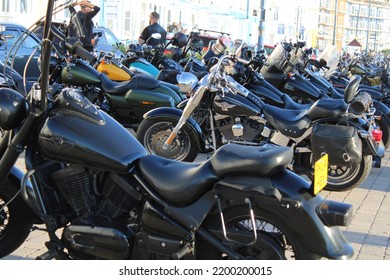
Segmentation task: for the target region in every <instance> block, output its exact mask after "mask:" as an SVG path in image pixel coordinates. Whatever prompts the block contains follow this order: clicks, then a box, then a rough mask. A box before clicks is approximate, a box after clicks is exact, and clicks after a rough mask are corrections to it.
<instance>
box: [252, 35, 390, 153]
mask: <svg viewBox="0 0 390 280" xmlns="http://www.w3.org/2000/svg"><path fill="white" fill-rule="evenodd" d="M304 46H305V42H299V43H297V44H295V45H293V44H291V43H285V42H282V43H279V44H278V45H277V47H276V48H275V50H274V52H272V54H271V56H270V57H269V59H268V61H267V64H266V65H265V66H264V67H262V68H261V70H260V71H261V74H262V76H263V77H264V78H265V80H266V81H267V82H268V83H270V84H272V85H273V86H275V88H277V89H279V90H281V91H283V92H284V93H286V94H288V95H289V96H290V97H291V98H292V99H293V100H294V101H296V102H297V103H301V104H313V103H314V102H315V101H316V100H318V99H322V98H332V99H344V90H345V87H344V88H343V89H339V88H337V87H334V86H333V84H332V83H331V82H329V81H328V80H326V79H325V78H324V77H322V76H321V75H319V74H318V72H319V71H320V69H322V68H327V67H328V66H327V61H326V60H320V61H316V60H313V59H307V53H306V50H303V47H304ZM333 54H335V55H336V56H337V52H336V51H334V52H333ZM321 55H322V54H321ZM313 66H314V68H315V69H317V70H318V71H313V70H312V67H313ZM348 83H349V79H348V80H346V81H345V86H346V85H347V84H348ZM358 91H362V92H367V93H369V94H370V96H371V99H372V100H373V108H374V111H373V114H374V116H375V118H376V124H377V125H378V126H379V127H380V129H381V130H382V131H383V142H384V144H385V147H386V148H388V147H390V138H389V134H390V109H389V108H388V106H387V105H386V103H385V102H384V101H385V99H384V96H383V94H378V93H377V92H375V91H370V90H367V89H366V88H362V87H361V85H359V86H358Z"/></svg>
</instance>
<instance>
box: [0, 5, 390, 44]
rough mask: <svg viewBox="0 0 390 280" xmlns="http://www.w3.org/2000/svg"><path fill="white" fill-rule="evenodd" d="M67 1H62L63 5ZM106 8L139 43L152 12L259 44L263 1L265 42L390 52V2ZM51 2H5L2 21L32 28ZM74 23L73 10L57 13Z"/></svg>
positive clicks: (113, 24) (169, 22)
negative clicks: (354, 43)
mask: <svg viewBox="0 0 390 280" xmlns="http://www.w3.org/2000/svg"><path fill="white" fill-rule="evenodd" d="M65 2H68V1H66V0H58V1H56V4H55V5H56V6H57V7H60V6H61V5H62V4H63V3H65ZM91 2H92V3H94V4H96V5H98V6H99V7H100V8H101V11H100V13H99V14H98V16H96V17H95V19H94V20H95V23H96V24H97V25H102V26H105V27H108V28H110V29H111V30H112V31H113V32H114V33H115V34H116V35H117V37H118V38H120V39H123V40H127V41H128V42H132V41H136V40H137V38H138V36H139V34H140V32H141V30H142V29H143V28H144V27H145V26H146V25H147V24H148V16H149V14H150V12H152V11H156V12H158V13H159V14H160V24H161V25H162V26H164V27H165V28H166V29H168V28H169V27H172V26H180V27H181V28H182V30H184V31H190V30H192V29H193V28H195V27H196V28H200V29H208V30H215V31H220V32H225V33H229V34H231V36H232V38H234V39H236V38H239V39H243V40H245V41H246V42H247V43H249V44H252V45H255V44H256V43H257V42H258V38H259V29H260V15H261V9H260V8H261V7H260V5H261V3H264V7H263V8H264V11H265V21H264V22H263V26H264V29H262V30H263V32H262V36H263V42H264V43H265V44H271V45H272V44H276V43H278V42H280V41H282V40H286V41H290V40H291V41H296V40H304V41H306V42H307V45H308V46H312V47H316V48H319V49H320V50H321V49H324V48H325V47H326V46H327V45H328V44H334V45H336V46H337V48H338V49H339V50H341V49H343V48H344V49H345V48H346V46H347V45H348V44H349V43H350V42H351V41H353V40H354V39H356V40H357V41H358V42H359V43H360V44H361V45H362V46H363V49H370V50H377V51H378V50H381V49H390V34H389V33H390V4H389V0H289V1H286V0H167V1H159V0H91ZM46 5H47V0H34V1H33V0H0V9H1V13H0V20H2V21H16V22H19V23H21V24H23V25H25V26H26V27H29V26H30V25H31V24H33V23H34V22H35V21H36V20H38V19H39V18H41V17H42V16H43V15H44V14H45V12H46ZM54 19H55V20H57V21H67V20H69V12H68V11H60V12H58V13H56V14H55V15H54Z"/></svg>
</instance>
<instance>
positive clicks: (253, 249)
mask: <svg viewBox="0 0 390 280" xmlns="http://www.w3.org/2000/svg"><path fill="white" fill-rule="evenodd" d="M253 211H254V218H255V221H256V225H257V237H258V238H257V241H256V242H255V244H254V245H252V246H246V245H239V246H235V247H234V250H235V251H236V252H237V253H239V254H240V255H242V256H244V257H246V258H247V259H252V260H291V259H295V260H300V259H305V260H312V259H313V260H314V259H319V258H320V256H318V255H316V254H314V253H313V252H311V250H310V249H309V248H307V247H306V246H305V245H304V242H303V241H302V240H300V239H299V237H298V235H296V234H295V233H293V232H292V231H291V230H290V226H289V221H286V220H282V219H280V218H278V217H276V216H275V215H274V214H272V213H271V212H269V211H268V210H266V209H263V208H259V207H255V208H253ZM223 216H224V221H225V227H226V229H228V230H229V229H234V230H240V231H241V230H244V231H249V232H251V231H253V228H252V222H251V217H250V213H249V209H248V206H247V205H242V206H236V207H232V208H228V209H226V210H224V211H223ZM202 227H203V228H206V229H207V228H216V227H221V217H220V216H219V214H217V215H215V216H210V217H208V218H207V219H206V220H205V222H204V224H203V225H202ZM195 246H196V258H197V259H209V260H211V259H212V260H216V259H226V258H227V256H226V255H224V254H223V253H222V252H220V251H219V250H218V249H216V248H214V247H212V246H210V244H208V243H207V242H205V241H204V240H202V239H201V238H198V239H197V240H196V245H195ZM233 246H234V245H233Z"/></svg>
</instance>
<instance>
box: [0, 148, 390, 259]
mask: <svg viewBox="0 0 390 280" xmlns="http://www.w3.org/2000/svg"><path fill="white" fill-rule="evenodd" d="M18 164H19V165H23V160H22V159H21V160H20V161H19V162H18ZM322 195H323V196H325V197H327V198H329V199H332V200H336V201H344V202H347V203H351V204H353V206H354V216H353V220H352V222H351V224H350V225H349V226H348V227H346V228H344V232H345V235H346V238H347V240H348V241H349V242H350V243H351V244H352V245H353V247H354V250H355V255H354V256H353V259H357V260H390V151H387V152H386V156H385V158H384V159H383V161H382V167H381V168H380V169H378V168H373V169H372V171H371V173H370V176H369V177H368V178H367V180H366V181H365V182H363V184H361V185H360V186H359V187H357V188H355V189H353V190H350V191H347V192H328V191H323V192H322ZM46 240H47V234H46V233H45V232H42V231H38V230H35V231H33V232H32V233H31V234H30V236H29V237H28V239H27V240H26V242H25V243H24V244H23V245H22V246H21V247H20V248H19V249H18V250H16V251H15V252H14V253H13V254H12V255H9V256H8V257H6V258H5V259H8V260H19V259H23V260H26V259H35V257H37V256H39V255H41V254H43V253H44V252H45V251H46V250H45V247H44V242H45V241H46Z"/></svg>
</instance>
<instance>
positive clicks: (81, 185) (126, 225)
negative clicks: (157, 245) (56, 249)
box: [52, 165, 143, 259]
mask: <svg viewBox="0 0 390 280" xmlns="http://www.w3.org/2000/svg"><path fill="white" fill-rule="evenodd" d="M52 178H53V180H54V182H55V184H56V187H57V190H58V193H59V196H60V197H61V199H60V200H61V201H62V200H64V201H65V203H66V204H67V205H68V206H69V207H70V209H71V210H72V212H73V215H71V216H72V218H71V220H70V221H69V222H70V225H68V226H66V227H65V228H64V231H63V234H62V240H63V241H64V244H65V246H66V248H67V249H68V251H69V253H70V254H71V255H72V257H73V258H85V256H87V258H90V257H88V256H94V257H96V258H102V259H125V258H127V257H128V256H129V254H130V253H131V250H132V249H131V248H132V242H133V241H134V236H135V233H136V232H137V221H136V219H137V216H138V213H139V211H138V209H139V207H140V204H141V200H142V198H143V197H142V195H141V194H140V193H139V192H137V191H136V190H135V188H134V187H133V183H132V182H131V180H130V179H129V178H127V177H124V176H120V175H118V174H114V173H102V174H100V173H95V172H91V171H90V170H88V169H87V168H84V167H82V166H77V165H70V166H67V167H66V168H64V169H60V170H58V171H55V172H54V173H53V174H52ZM68 216H69V213H68Z"/></svg>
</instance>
